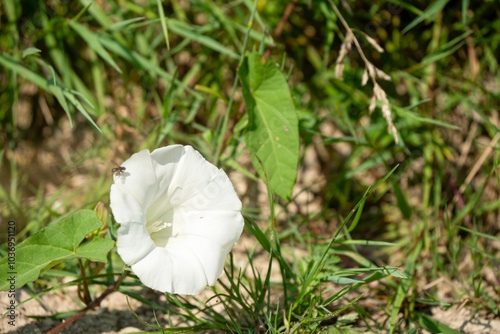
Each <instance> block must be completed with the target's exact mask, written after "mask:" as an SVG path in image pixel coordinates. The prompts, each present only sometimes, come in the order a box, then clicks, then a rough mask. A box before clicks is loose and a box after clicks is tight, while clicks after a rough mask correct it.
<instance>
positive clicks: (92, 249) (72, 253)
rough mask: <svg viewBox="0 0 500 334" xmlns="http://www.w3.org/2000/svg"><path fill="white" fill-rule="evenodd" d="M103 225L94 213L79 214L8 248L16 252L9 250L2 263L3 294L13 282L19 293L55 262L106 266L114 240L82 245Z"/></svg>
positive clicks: (0, 263) (87, 242) (94, 240)
mask: <svg viewBox="0 0 500 334" xmlns="http://www.w3.org/2000/svg"><path fill="white" fill-rule="evenodd" d="M101 225H102V222H101V221H100V220H99V219H98V218H97V215H96V213H95V211H92V210H80V211H78V212H77V213H75V214H74V215H72V216H71V217H69V218H67V219H66V220H64V221H62V222H60V223H58V224H55V225H51V226H49V227H46V228H44V229H42V230H41V231H40V232H38V233H36V234H35V235H33V236H31V237H29V238H28V239H26V240H25V241H24V242H22V243H20V244H18V245H15V246H14V244H9V245H8V247H9V248H10V247H14V248H12V249H9V252H10V253H9V255H8V256H7V257H5V258H3V259H2V260H1V261H0V290H9V289H10V288H11V283H14V282H15V287H16V289H17V288H20V287H22V286H23V285H24V284H26V283H27V282H31V281H34V280H36V279H37V278H38V276H39V275H40V271H41V270H42V269H44V268H46V267H47V266H49V265H50V264H51V263H52V262H54V261H61V260H68V259H73V258H86V259H89V260H91V261H99V262H104V263H106V262H107V259H106V255H107V254H108V252H109V251H110V250H111V248H113V246H114V244H115V243H114V241H113V240H109V239H103V238H94V239H92V240H88V241H83V240H84V239H85V236H86V235H87V234H89V233H90V232H92V231H95V230H96V229H98V228H99V227H101ZM9 236H10V235H9ZM82 241H83V242H82ZM9 256H11V257H10V258H9ZM9 260H10V261H9ZM12 278H13V279H12ZM11 281H12V282H11Z"/></svg>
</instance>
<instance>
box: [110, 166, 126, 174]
mask: <svg viewBox="0 0 500 334" xmlns="http://www.w3.org/2000/svg"><path fill="white" fill-rule="evenodd" d="M125 169H126V168H125V167H122V166H118V167H115V168H113V169H112V170H111V171H112V172H113V173H115V175H116V176H120V175H122V174H123V171H124V170H125Z"/></svg>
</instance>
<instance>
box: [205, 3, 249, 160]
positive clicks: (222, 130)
mask: <svg viewBox="0 0 500 334" xmlns="http://www.w3.org/2000/svg"><path fill="white" fill-rule="evenodd" d="M257 3H258V1H255V5H254V8H253V9H252V13H250V19H249V20H248V29H247V32H246V35H245V40H244V41H243V47H242V50H241V57H240V61H239V62H238V67H237V69H236V76H235V77H234V82H233V89H232V91H231V97H230V98H229V102H228V105H227V113H226V114H225V115H224V116H223V120H222V125H221V127H220V131H219V139H218V142H217V150H216V151H215V157H214V165H216V166H217V164H218V162H219V158H220V155H221V154H222V150H223V149H224V146H225V144H224V143H225V140H226V138H228V136H226V135H223V134H225V132H226V128H227V120H228V116H229V114H230V113H231V109H232V107H233V102H234V94H235V93H236V88H237V87H238V80H239V78H240V77H239V76H238V69H239V68H240V66H241V64H243V60H244V59H245V51H246V49H247V46H248V40H249V39H250V31H251V30H252V25H253V19H254V16H255V12H256V11H257Z"/></svg>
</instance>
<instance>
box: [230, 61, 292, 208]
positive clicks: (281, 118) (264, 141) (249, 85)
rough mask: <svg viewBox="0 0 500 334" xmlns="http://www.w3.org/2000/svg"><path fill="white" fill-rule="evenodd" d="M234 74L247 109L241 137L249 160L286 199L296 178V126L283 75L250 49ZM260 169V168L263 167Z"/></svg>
mask: <svg viewBox="0 0 500 334" xmlns="http://www.w3.org/2000/svg"><path fill="white" fill-rule="evenodd" d="M238 74H239V76H240V78H241V82H242V85H243V97H244V99H245V103H246V108H247V111H248V125H247V127H246V131H245V140H246V143H247V146H248V151H249V152H250V156H251V158H252V163H253V165H254V167H255V169H256V170H257V171H258V172H259V175H260V177H261V178H263V179H264V180H265V179H266V176H267V179H268V183H269V186H270V188H271V190H272V191H274V192H275V193H276V194H277V195H278V196H280V197H281V198H283V199H286V200H289V199H290V197H291V195H292V188H293V185H294V183H295V180H296V178H297V165H298V162H299V128H298V118H297V112H296V110H295V105H294V103H293V100H292V97H291V94H290V90H289V89H288V84H287V82H286V80H285V77H284V76H283V74H282V73H281V71H280V70H279V68H278V67H277V66H276V64H275V63H273V62H271V61H265V60H264V58H261V56H260V55H259V54H258V53H256V52H254V53H251V54H250V55H248V56H247V57H246V58H245V60H244V61H243V63H242V65H241V67H240V69H239V71H238ZM263 169H264V170H263Z"/></svg>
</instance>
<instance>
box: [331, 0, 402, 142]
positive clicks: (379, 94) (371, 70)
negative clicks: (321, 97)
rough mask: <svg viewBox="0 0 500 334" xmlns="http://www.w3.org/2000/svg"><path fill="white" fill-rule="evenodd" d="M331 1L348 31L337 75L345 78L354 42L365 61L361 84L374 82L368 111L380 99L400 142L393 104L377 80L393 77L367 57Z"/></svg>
mask: <svg viewBox="0 0 500 334" xmlns="http://www.w3.org/2000/svg"><path fill="white" fill-rule="evenodd" d="M329 2H330V5H331V6H332V8H333V10H334V11H335V13H336V14H337V16H338V18H339V19H340V21H341V22H342V25H343V26H344V28H345V29H346V31H347V33H346V36H345V40H344V42H343V43H342V45H341V47H340V51H339V55H338V57H337V60H336V61H335V76H336V77H337V78H339V79H343V72H344V63H343V61H344V58H345V57H346V56H347V54H348V53H349V51H350V50H351V49H352V44H354V45H355V46H356V49H357V50H358V52H359V55H360V56H361V59H363V61H364V63H365V70H364V72H363V77H362V78H361V84H362V85H363V86H364V85H366V83H367V82H368V80H369V79H371V81H372V83H373V96H372V98H371V102H370V106H369V107H368V111H369V112H370V114H371V113H372V112H373V111H374V110H375V108H376V106H377V101H380V102H381V103H382V115H383V116H384V118H385V120H386V122H387V130H388V131H389V133H391V134H392V135H393V136H394V142H395V143H396V144H398V131H397V129H396V127H395V126H394V123H393V122H392V113H391V106H390V103H389V99H388V98H387V94H386V93H385V91H384V90H383V89H382V87H380V85H379V84H378V82H377V78H378V79H383V80H391V77H390V76H389V75H388V74H386V73H385V72H384V71H382V70H380V69H378V68H376V67H375V66H374V65H373V64H372V63H371V62H370V61H369V60H368V59H367V58H366V56H365V54H364V52H363V49H362V48H361V45H360V44H359V41H358V40H357V38H356V36H354V33H353V31H352V29H351V27H349V25H348V24H347V22H346V21H345V19H344V17H343V16H342V14H340V11H339V10H338V8H337V6H336V5H335V3H334V2H333V1H332V0H329ZM363 35H364V36H365V38H366V40H367V41H368V43H370V45H372V46H373V47H374V48H375V49H376V50H377V51H378V52H380V53H382V52H384V49H383V48H382V47H381V46H380V45H379V44H378V43H377V42H376V41H375V40H374V39H373V38H371V37H370V36H368V35H367V34H365V33H363Z"/></svg>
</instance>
